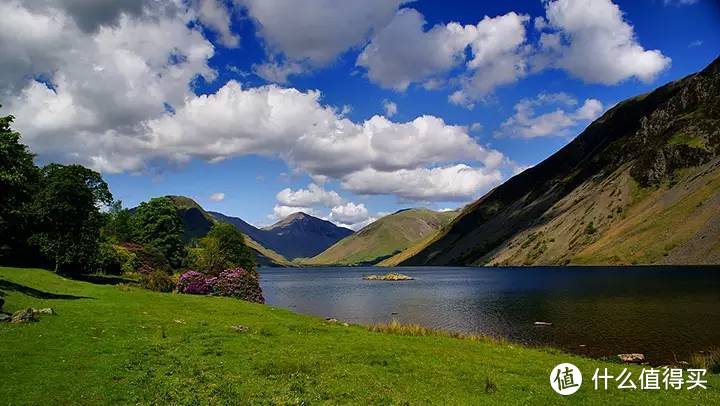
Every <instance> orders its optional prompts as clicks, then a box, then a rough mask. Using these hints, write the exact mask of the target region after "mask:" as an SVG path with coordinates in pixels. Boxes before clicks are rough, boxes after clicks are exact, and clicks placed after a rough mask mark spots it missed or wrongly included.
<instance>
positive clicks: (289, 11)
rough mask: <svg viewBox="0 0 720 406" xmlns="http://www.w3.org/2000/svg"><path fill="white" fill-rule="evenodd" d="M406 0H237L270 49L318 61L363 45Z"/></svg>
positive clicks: (300, 59) (325, 61)
mask: <svg viewBox="0 0 720 406" xmlns="http://www.w3.org/2000/svg"><path fill="white" fill-rule="evenodd" d="M405 2H406V0H364V1H350V2H348V1H335V0H303V1H302V2H297V3H295V2H292V4H291V2H288V1H286V0H236V3H238V4H240V5H242V6H244V7H245V8H246V9H247V12H248V15H249V16H250V17H251V18H252V19H253V20H254V21H255V22H256V26H257V29H258V31H259V34H260V36H261V37H262V38H263V39H264V40H265V42H266V44H267V46H268V47H269V51H270V53H281V54H282V55H284V56H285V57H286V58H287V59H288V60H290V61H295V62H307V63H309V64H310V65H312V66H323V65H326V64H328V63H330V62H332V61H334V60H335V58H337V56H338V55H340V54H341V53H343V52H344V51H346V50H348V49H349V48H351V47H354V46H358V45H362V44H363V43H364V42H365V41H366V39H367V37H368V36H369V35H370V34H371V33H372V32H373V31H374V30H376V29H378V27H384V26H385V25H387V23H388V22H389V21H390V20H391V19H392V18H393V15H394V14H395V11H396V10H397V9H398V7H400V5H401V4H403V3H405Z"/></svg>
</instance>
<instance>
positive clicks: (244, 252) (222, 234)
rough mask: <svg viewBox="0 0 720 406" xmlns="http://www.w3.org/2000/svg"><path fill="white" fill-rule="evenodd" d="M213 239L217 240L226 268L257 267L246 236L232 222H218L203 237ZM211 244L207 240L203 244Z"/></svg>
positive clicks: (249, 269) (251, 268) (250, 268)
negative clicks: (246, 241)
mask: <svg viewBox="0 0 720 406" xmlns="http://www.w3.org/2000/svg"><path fill="white" fill-rule="evenodd" d="M205 239H213V240H216V241H217V243H216V244H217V248H218V250H219V252H220V253H221V255H222V257H223V259H224V262H225V263H224V268H225V269H228V268H235V267H242V268H245V269H247V270H248V271H252V270H254V269H255V256H254V255H253V252H252V251H251V250H250V248H248V246H247V245H245V237H244V236H243V234H242V233H241V232H240V230H238V229H237V228H236V227H235V226H233V225H232V224H227V223H216V224H215V225H213V227H212V229H210V232H209V233H208V235H207V236H206V237H205V238H204V239H203V240H205ZM203 245H209V244H208V243H207V242H206V243H205V244H203V243H202V242H201V246H203Z"/></svg>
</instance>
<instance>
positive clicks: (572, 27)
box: [535, 0, 670, 85]
mask: <svg viewBox="0 0 720 406" xmlns="http://www.w3.org/2000/svg"><path fill="white" fill-rule="evenodd" d="M545 11H546V16H547V23H548V27H549V30H550V31H551V32H550V33H544V34H543V40H541V45H542V52H541V54H540V56H539V57H538V58H537V60H536V61H535V63H536V64H537V65H538V66H536V69H541V68H543V67H544V66H552V67H556V68H560V69H564V70H566V71H567V72H569V73H570V74H571V75H573V76H575V77H578V78H580V79H582V80H583V81H585V82H588V83H601V84H605V85H614V84H617V83H619V82H621V81H623V80H626V79H629V78H632V77H635V78H637V79H639V80H641V81H643V82H650V81H653V80H654V79H655V78H656V77H657V75H659V74H660V73H661V72H662V71H664V70H665V69H666V68H667V67H668V66H670V58H668V57H666V56H664V55H663V54H662V53H661V52H660V51H659V50H645V49H644V48H643V47H642V46H641V45H640V43H639V42H638V39H637V37H636V36H635V32H634V28H633V26H632V25H630V24H629V23H628V22H627V21H625V19H624V16H623V13H622V11H621V10H620V8H619V7H618V6H617V5H615V4H613V3H612V2H611V1H610V0H556V1H549V2H547V3H545Z"/></svg>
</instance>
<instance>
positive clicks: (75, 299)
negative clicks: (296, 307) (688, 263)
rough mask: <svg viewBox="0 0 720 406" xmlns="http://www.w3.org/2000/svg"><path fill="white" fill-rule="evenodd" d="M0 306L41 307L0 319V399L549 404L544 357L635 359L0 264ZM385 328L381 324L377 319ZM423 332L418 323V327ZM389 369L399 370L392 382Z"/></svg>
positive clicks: (585, 396)
mask: <svg viewBox="0 0 720 406" xmlns="http://www.w3.org/2000/svg"><path fill="white" fill-rule="evenodd" d="M0 296H3V297H5V299H6V303H5V306H4V310H6V311H16V310H19V309H23V308H27V307H33V308H44V307H52V308H53V309H54V311H55V312H56V315H47V316H42V317H41V319H40V321H39V322H37V323H30V324H24V325H17V324H10V323H0V370H1V371H3V375H2V384H1V385H0V399H2V403H3V404H11V405H36V404H47V405H55V404H73V405H98V404H103V405H105V404H118V405H128V404H133V405H135V404H141V405H147V404H173V405H190V404H193V405H197V404H201V405H205V404H209V405H214V404H221V405H225V404H253V405H254V404H281V405H287V404H313V405H315V404H323V405H324V404H327V405H337V404H362V405H369V404H393V405H394V404H413V405H414V404H453V405H464V404H473V405H478V404H488V405H495V404H497V405H508V404H527V403H537V404H555V403H558V401H559V400H560V397H559V395H557V394H556V393H555V392H553V391H552V390H551V389H550V386H549V385H548V371H550V370H551V369H552V368H553V367H554V366H555V365H557V364H559V363H561V362H571V363H573V364H574V365H577V366H578V367H579V368H580V369H581V370H582V372H583V374H584V375H585V379H586V380H587V382H591V380H590V378H589V377H590V376H592V375H591V374H592V371H594V370H595V369H596V368H608V371H609V372H610V374H611V375H617V374H619V373H620V372H621V371H622V369H623V368H625V367H627V368H628V370H629V371H630V372H631V373H632V374H633V378H634V377H637V376H638V375H639V374H640V369H641V367H640V366H635V365H630V366H626V365H619V364H616V363H612V362H608V361H602V360H592V359H588V358H584V357H579V356H574V355H570V354H566V353H563V352H560V351H557V350H548V349H533V348H527V347H524V346H522V345H517V344H511V343H505V342H497V341H493V340H491V339H483V338H476V339H457V338H452V337H449V336H448V335H443V334H438V333H435V334H433V333H432V332H425V331H423V330H419V333H413V330H412V329H406V330H399V331H398V332H397V333H396V334H392V333H382V332H372V331H368V329H367V328H366V327H363V326H356V325H350V326H343V325H342V324H340V323H329V322H327V321H325V320H322V319H319V318H314V317H308V316H303V315H299V314H295V313H291V312H290V311H288V310H285V309H280V308H273V307H269V306H264V305H258V304H254V303H248V302H243V301H240V300H236V299H230V298H223V297H209V296H193V295H182V294H166V293H155V292H151V291H148V290H144V289H141V288H138V287H134V286H132V285H118V286H111V285H94V284H91V283H87V282H79V281H73V280H69V279H64V278H62V277H59V276H57V275H56V274H53V273H51V272H48V271H43V270H39V269H18V268H0ZM390 331H393V330H390ZM420 335H423V336H420ZM707 378H708V388H709V389H708V390H669V391H667V390H660V391H652V390H631V391H628V390H618V389H617V388H616V386H617V385H612V384H611V385H610V389H609V390H608V391H603V390H600V391H598V390H592V389H591V388H592V383H589V384H588V383H585V382H583V386H586V385H590V386H587V387H584V388H582V389H581V390H580V391H579V392H578V393H576V394H575V395H573V396H572V401H573V402H574V403H580V404H606V403H611V404H612V403H614V404H633V405H647V404H659V403H669V404H677V405H679V404H695V405H700V404H707V405H710V404H718V402H720V399H719V398H720V393H719V392H718V391H717V387H718V385H720V376H719V375H717V374H708V377H707ZM399 382H402V384H398V383H399Z"/></svg>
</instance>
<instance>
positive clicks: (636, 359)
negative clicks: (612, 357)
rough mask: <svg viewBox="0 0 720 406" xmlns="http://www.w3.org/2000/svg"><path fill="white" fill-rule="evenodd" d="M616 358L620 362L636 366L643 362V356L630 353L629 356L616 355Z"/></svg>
mask: <svg viewBox="0 0 720 406" xmlns="http://www.w3.org/2000/svg"><path fill="white" fill-rule="evenodd" d="M618 358H620V361H622V362H628V363H633V364H638V363H641V362H644V361H645V354H639V353H631V354H618Z"/></svg>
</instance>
